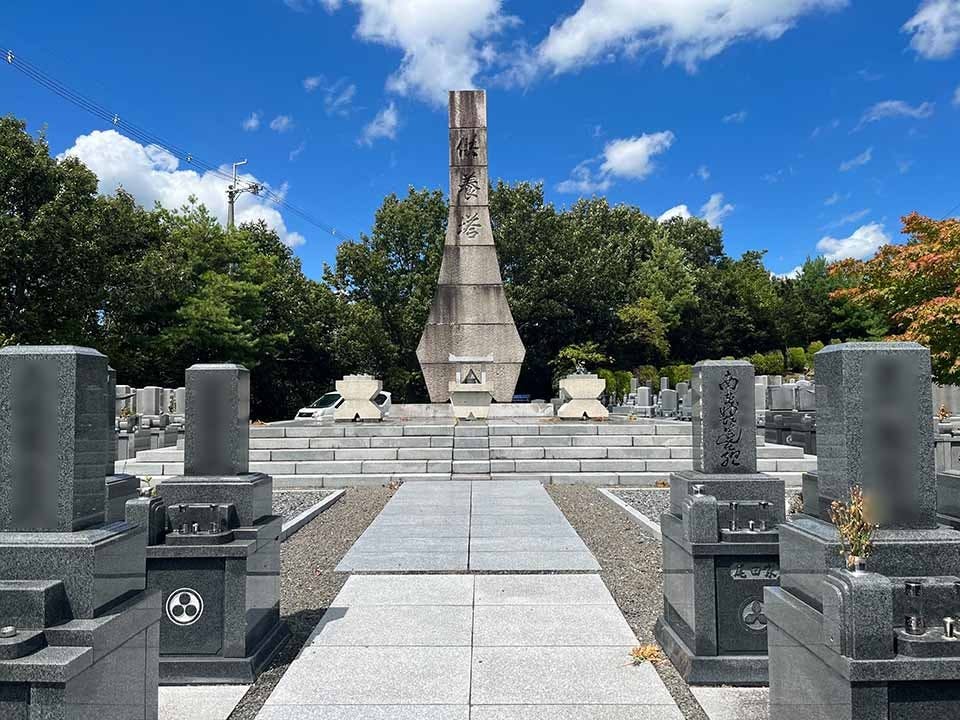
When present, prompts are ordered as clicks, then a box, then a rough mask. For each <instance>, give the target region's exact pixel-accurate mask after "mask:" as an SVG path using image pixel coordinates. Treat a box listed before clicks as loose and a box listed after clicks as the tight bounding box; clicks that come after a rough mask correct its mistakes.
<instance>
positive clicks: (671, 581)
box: [655, 361, 784, 685]
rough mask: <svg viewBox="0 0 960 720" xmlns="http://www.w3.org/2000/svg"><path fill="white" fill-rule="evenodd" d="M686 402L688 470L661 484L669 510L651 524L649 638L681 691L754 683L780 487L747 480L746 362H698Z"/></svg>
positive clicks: (750, 432)
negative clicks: (657, 555) (653, 570)
mask: <svg viewBox="0 0 960 720" xmlns="http://www.w3.org/2000/svg"><path fill="white" fill-rule="evenodd" d="M665 392H668V391H667V390H663V391H661V395H662V394H663V393H665ZM669 392H673V391H669ZM689 393H690V396H691V397H690V405H691V412H692V419H693V459H694V460H693V464H694V470H693V471H690V472H679V473H674V474H672V475H671V476H670V511H669V512H667V513H665V514H663V515H662V516H661V518H660V528H661V531H662V533H663V616H662V617H661V618H660V619H659V620H658V621H657V625H656V628H655V633H656V637H657V640H658V641H659V642H660V645H661V646H662V647H663V649H664V651H665V652H666V653H667V656H668V657H669V658H670V660H671V661H672V662H673V664H674V665H675V666H676V668H677V669H678V670H679V672H680V673H681V675H683V677H684V679H685V680H686V681H687V682H689V683H692V684H701V685H704V684H706V685H710V684H733V685H743V684H746V685H756V684H763V683H765V682H766V679H767V656H766V649H767V636H766V625H767V621H766V617H765V614H764V606H763V589H764V588H765V587H767V586H769V585H776V583H777V581H778V578H779V575H780V568H779V559H778V539H779V534H778V528H779V526H780V525H781V523H783V521H784V489H783V481H782V480H778V479H776V478H774V477H771V476H769V475H764V474H762V473H758V472H757V471H756V468H757V461H756V434H755V428H754V423H755V409H754V404H753V400H754V381H753V367H752V366H751V365H750V364H749V363H747V362H743V361H729V362H726V361H723V362H715V361H707V362H702V363H698V364H697V365H696V366H694V375H693V381H692V387H691V388H690V390H689Z"/></svg>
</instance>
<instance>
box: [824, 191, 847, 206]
mask: <svg viewBox="0 0 960 720" xmlns="http://www.w3.org/2000/svg"><path fill="white" fill-rule="evenodd" d="M847 197H848V196H846V195H841V194H840V193H838V192H835V193H834V194H833V195H831V196H830V197H828V198H827V199H826V200H824V201H823V204H824V205H827V206H830V205H836V204H837V203H838V202H840V201H841V200H846V199H847Z"/></svg>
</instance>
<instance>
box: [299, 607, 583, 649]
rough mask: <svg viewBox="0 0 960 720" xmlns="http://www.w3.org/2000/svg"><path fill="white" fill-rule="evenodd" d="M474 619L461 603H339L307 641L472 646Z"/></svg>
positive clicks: (327, 644) (319, 643) (311, 643)
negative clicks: (363, 604)
mask: <svg viewBox="0 0 960 720" xmlns="http://www.w3.org/2000/svg"><path fill="white" fill-rule="evenodd" d="M472 620H473V610H472V608H470V607H465V606H457V605H395V606H357V607H349V606H337V605H335V606H334V607H331V608H329V609H328V610H327V611H326V612H325V613H324V614H323V619H322V620H321V621H320V623H319V624H318V625H317V627H316V628H314V630H313V634H312V635H311V636H310V638H309V639H308V640H307V642H306V645H308V646H324V647H332V646H337V645H340V646H346V647H352V646H356V645H368V646H374V647H375V646H378V645H379V646H381V647H400V646H422V647H470V636H471V632H472V627H471V626H472ZM598 644H600V643H598Z"/></svg>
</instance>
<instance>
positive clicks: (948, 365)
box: [830, 213, 960, 383]
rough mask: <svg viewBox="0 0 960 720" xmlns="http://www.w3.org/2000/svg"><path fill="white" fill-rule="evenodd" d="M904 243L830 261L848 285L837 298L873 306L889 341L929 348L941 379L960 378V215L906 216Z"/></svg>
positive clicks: (938, 377)
mask: <svg viewBox="0 0 960 720" xmlns="http://www.w3.org/2000/svg"><path fill="white" fill-rule="evenodd" d="M903 233H904V234H906V235H909V236H910V239H909V240H908V241H907V242H906V244H904V245H884V246H883V247H882V248H880V249H879V250H878V251H877V254H876V255H875V256H874V257H873V258H871V259H869V260H842V261H840V262H838V263H836V264H834V265H832V266H831V268H830V272H831V274H833V275H837V276H840V277H842V278H843V279H844V280H845V284H846V285H847V286H846V287H844V288H842V289H840V290H836V291H835V292H833V293H832V294H831V297H832V298H846V299H849V300H851V301H852V302H854V303H859V304H863V305H869V306H872V307H874V308H875V309H876V310H878V311H879V312H880V313H882V314H883V315H884V316H885V317H886V318H887V319H888V321H889V323H890V327H891V328H892V330H893V332H894V334H893V335H890V336H889V337H888V339H889V340H912V341H914V342H918V343H921V344H922V345H926V346H927V347H929V348H930V355H931V359H932V362H933V374H934V377H935V378H936V380H937V381H938V382H940V383H960V220H957V219H956V218H952V219H949V220H933V219H931V218H928V217H924V216H923V215H920V214H918V213H911V214H910V215H907V216H906V217H904V218H903Z"/></svg>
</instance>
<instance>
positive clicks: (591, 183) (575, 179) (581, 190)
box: [557, 161, 613, 195]
mask: <svg viewBox="0 0 960 720" xmlns="http://www.w3.org/2000/svg"><path fill="white" fill-rule="evenodd" d="M611 185H613V180H611V179H610V177H609V176H608V175H600V176H596V175H594V172H593V170H592V169H591V168H590V163H589V161H584V162H582V163H580V164H579V165H577V166H576V167H575V168H574V169H573V170H571V171H570V177H569V178H568V179H566V180H564V181H563V182H561V183H559V184H558V185H557V192H562V193H570V194H578V195H592V194H594V193H598V192H605V191H607V190H609V189H610V186H611Z"/></svg>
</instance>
